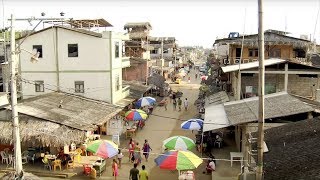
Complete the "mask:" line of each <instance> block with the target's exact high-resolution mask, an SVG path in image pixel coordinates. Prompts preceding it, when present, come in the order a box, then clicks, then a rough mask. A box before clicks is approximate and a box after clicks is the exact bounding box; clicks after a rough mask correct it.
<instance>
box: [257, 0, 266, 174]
mask: <svg viewBox="0 0 320 180" xmlns="http://www.w3.org/2000/svg"><path fill="white" fill-rule="evenodd" d="M258 11H259V18H258V19H259V20H258V21H259V28H258V32H259V33H258V34H259V35H258V44H259V88H258V95H259V111H258V114H259V115H258V163H257V172H256V179H257V180H262V179H263V146H264V143H263V142H264V83H265V76H264V73H265V72H264V31H263V8H262V0H258Z"/></svg>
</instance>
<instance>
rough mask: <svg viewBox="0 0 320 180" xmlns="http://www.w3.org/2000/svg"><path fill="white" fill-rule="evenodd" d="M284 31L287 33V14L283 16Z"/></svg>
mask: <svg viewBox="0 0 320 180" xmlns="http://www.w3.org/2000/svg"><path fill="white" fill-rule="evenodd" d="M284 33H285V35H286V34H287V15H286V16H285V17H284Z"/></svg>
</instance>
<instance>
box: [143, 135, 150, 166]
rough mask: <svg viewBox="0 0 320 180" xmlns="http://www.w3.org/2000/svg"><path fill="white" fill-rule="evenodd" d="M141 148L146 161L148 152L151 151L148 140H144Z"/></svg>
mask: <svg viewBox="0 0 320 180" xmlns="http://www.w3.org/2000/svg"><path fill="white" fill-rule="evenodd" d="M142 149H143V155H144V157H145V158H146V161H147V162H148V157H149V153H150V151H152V149H151V147H150V144H149V143H148V140H144V144H143V148H142Z"/></svg>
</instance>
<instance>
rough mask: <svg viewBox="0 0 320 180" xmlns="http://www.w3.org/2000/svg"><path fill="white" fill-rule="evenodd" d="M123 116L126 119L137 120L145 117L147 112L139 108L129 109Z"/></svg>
mask: <svg viewBox="0 0 320 180" xmlns="http://www.w3.org/2000/svg"><path fill="white" fill-rule="evenodd" d="M125 117H126V119H127V120H132V121H139V120H142V119H147V117H148V114H147V113H146V112H144V111H142V110H140V109H131V110H130V111H128V112H126V114H125Z"/></svg>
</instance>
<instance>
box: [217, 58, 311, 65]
mask: <svg viewBox="0 0 320 180" xmlns="http://www.w3.org/2000/svg"><path fill="white" fill-rule="evenodd" d="M265 59H271V57H265ZM258 60H259V57H250V58H243V59H241V64H243V63H249V62H255V61H258ZM286 60H289V61H293V62H297V63H300V64H305V65H310V64H311V62H310V61H308V59H307V58H300V57H296V58H289V59H286ZM239 62H240V58H238V57H237V58H229V59H226V58H225V59H224V60H223V64H225V65H232V64H239Z"/></svg>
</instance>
